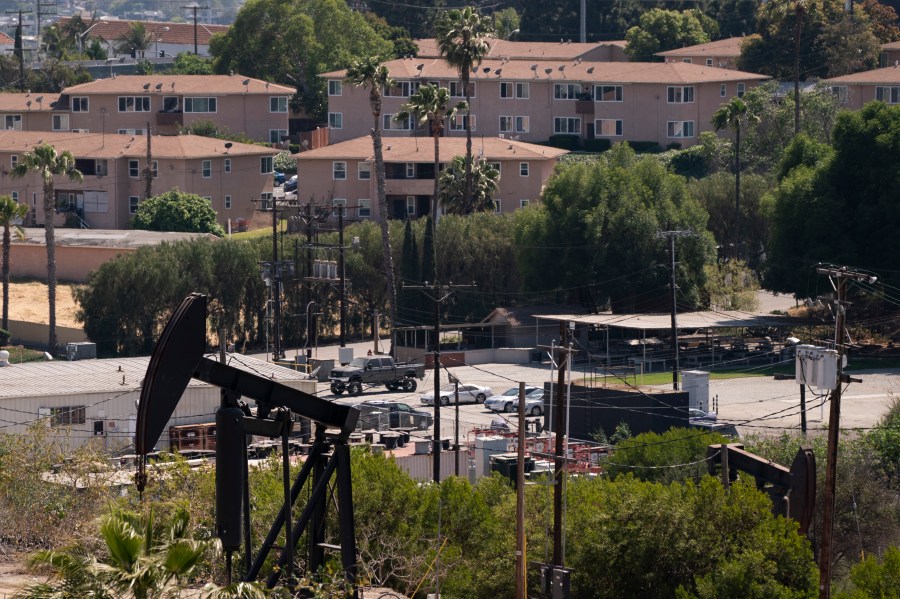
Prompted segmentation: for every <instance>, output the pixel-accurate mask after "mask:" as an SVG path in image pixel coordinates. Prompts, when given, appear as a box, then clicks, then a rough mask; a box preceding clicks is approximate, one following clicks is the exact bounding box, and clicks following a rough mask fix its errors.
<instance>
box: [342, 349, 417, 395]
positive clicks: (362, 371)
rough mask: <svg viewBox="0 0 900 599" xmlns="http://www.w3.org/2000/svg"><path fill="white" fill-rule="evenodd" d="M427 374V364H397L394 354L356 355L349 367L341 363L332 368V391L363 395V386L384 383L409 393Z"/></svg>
mask: <svg viewBox="0 0 900 599" xmlns="http://www.w3.org/2000/svg"><path fill="white" fill-rule="evenodd" d="M424 376H425V365H424V364H409V363H403V364H395V363H394V358H392V357H390V356H370V357H361V358H353V361H352V362H350V363H349V364H347V365H346V366H339V367H338V368H335V369H333V370H332V371H331V373H330V374H329V376H328V379H329V380H330V381H331V392H332V393H334V394H335V395H340V394H342V393H343V392H344V391H346V392H347V393H349V394H350V395H360V394H362V392H363V386H364V385H365V386H367V387H377V386H379V385H384V386H385V387H387V388H388V389H389V390H391V391H396V390H397V389H403V390H404V391H407V392H412V391H415V390H416V387H417V384H416V379H420V380H421V379H422V377H424Z"/></svg>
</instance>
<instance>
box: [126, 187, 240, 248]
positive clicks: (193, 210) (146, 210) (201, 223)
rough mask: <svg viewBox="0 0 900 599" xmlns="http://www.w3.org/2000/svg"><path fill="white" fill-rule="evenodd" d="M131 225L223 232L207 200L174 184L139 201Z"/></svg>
mask: <svg viewBox="0 0 900 599" xmlns="http://www.w3.org/2000/svg"><path fill="white" fill-rule="evenodd" d="M132 225H133V226H134V228H135V229H146V230H147V231H181V232H188V233H212V234H213V235H218V236H219V237H224V236H225V231H224V230H223V229H222V225H220V224H219V223H218V222H216V211H215V210H213V208H212V206H210V204H209V201H208V200H206V199H204V198H201V197H200V196H198V195H196V194H193V193H184V192H182V191H179V190H178V188H177V187H176V188H175V189H171V190H169V191H167V192H165V193H163V194H160V195H158V196H154V197H152V198H150V199H148V200H144V201H143V202H141V203H140V204H139V205H138V210H137V213H136V214H135V215H134V219H133V221H132Z"/></svg>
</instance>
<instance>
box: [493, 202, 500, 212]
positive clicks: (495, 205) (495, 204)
mask: <svg viewBox="0 0 900 599" xmlns="http://www.w3.org/2000/svg"><path fill="white" fill-rule="evenodd" d="M494 214H500V200H498V199H496V198H495V199H494Z"/></svg>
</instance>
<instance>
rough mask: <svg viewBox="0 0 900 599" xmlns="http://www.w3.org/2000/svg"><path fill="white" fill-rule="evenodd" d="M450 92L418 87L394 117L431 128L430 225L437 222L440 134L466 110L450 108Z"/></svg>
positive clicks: (443, 89) (462, 107)
mask: <svg viewBox="0 0 900 599" xmlns="http://www.w3.org/2000/svg"><path fill="white" fill-rule="evenodd" d="M451 101H452V100H451V99H450V91H449V90H448V89H447V88H445V87H438V86H437V85H432V84H430V83H429V84H426V85H423V86H421V87H419V89H418V90H416V93H414V94H413V95H411V96H410V97H409V102H407V103H406V104H404V105H403V106H401V107H400V112H398V113H397V115H396V116H395V117H394V118H395V119H397V120H403V119H412V118H415V119H416V121H417V122H418V123H419V124H420V125H425V124H428V125H429V126H430V127H431V136H432V137H433V138H434V195H433V196H432V201H431V223H432V226H434V224H435V223H436V222H437V214H438V200H439V198H438V185H439V184H438V178H439V175H440V172H441V148H440V143H441V142H440V140H441V133H443V132H444V123H445V122H446V121H447V119H452V118H453V117H454V115H456V113H457V112H458V111H460V110H466V103H465V102H459V103H457V104H456V105H455V106H451V104H450V102H451Z"/></svg>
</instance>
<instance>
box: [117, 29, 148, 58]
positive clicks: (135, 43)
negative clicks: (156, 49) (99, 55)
mask: <svg viewBox="0 0 900 599" xmlns="http://www.w3.org/2000/svg"><path fill="white" fill-rule="evenodd" d="M152 41H153V34H151V33H150V32H149V31H147V28H146V27H145V26H144V24H143V23H141V22H140V21H135V22H133V23H131V25H130V26H129V28H128V31H126V32H125V33H124V34H122V37H120V38H119V39H117V40H116V42H117V43H116V46H115V48H116V52H118V53H119V54H131V51H132V50H134V52H135V53H136V54H140V53H141V52H142V51H144V50H147V49H149V48H150V43H151V42H152Z"/></svg>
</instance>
